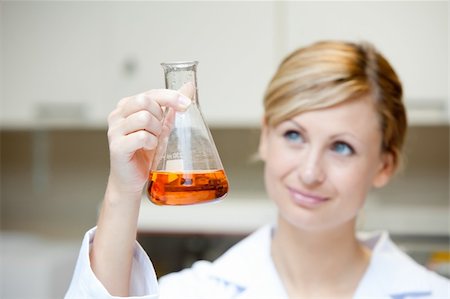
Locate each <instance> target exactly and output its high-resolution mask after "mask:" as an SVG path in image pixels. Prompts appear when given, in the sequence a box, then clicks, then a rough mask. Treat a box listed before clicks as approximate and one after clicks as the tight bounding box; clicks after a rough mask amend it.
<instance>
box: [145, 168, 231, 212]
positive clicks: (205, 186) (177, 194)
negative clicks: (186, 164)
mask: <svg viewBox="0 0 450 299" xmlns="http://www.w3.org/2000/svg"><path fill="white" fill-rule="evenodd" d="M227 193H228V181H227V177H226V176H225V172H224V171H223V170H213V171H201V172H193V173H184V172H163V171H151V172H150V175H149V184H148V187H147V194H148V197H149V198H150V200H151V201H152V202H153V203H155V204H157V205H192V204H196V203H203V202H209V201H214V200H218V199H220V198H222V197H224V196H225V195H226V194H227Z"/></svg>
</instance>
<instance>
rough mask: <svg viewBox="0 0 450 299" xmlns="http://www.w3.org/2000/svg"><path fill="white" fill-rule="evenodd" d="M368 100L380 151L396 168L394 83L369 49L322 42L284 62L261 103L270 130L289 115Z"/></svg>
mask: <svg viewBox="0 0 450 299" xmlns="http://www.w3.org/2000/svg"><path fill="white" fill-rule="evenodd" d="M366 95H368V96H369V97H370V98H372V99H373V100H374V102H375V106H376V107H377V111H378V115H379V118H380V128H381V131H382V135H383V141H382V145H381V146H382V150H383V151H385V152H391V153H392V154H393V158H394V163H395V165H397V164H398V162H399V160H400V155H401V149H402V146H403V142H404V137H405V134H406V128H407V120H406V111H405V107H404V105H403V101H402V96H403V95H402V85H401V82H400V79H399V78H398V76H397V74H396V73H395V71H394V69H393V68H392V67H391V65H390V64H389V62H388V61H387V60H386V59H385V58H384V57H383V56H382V55H381V54H380V53H379V52H378V51H377V50H376V49H375V48H374V47H373V46H372V45H371V44H369V43H360V44H356V43H350V42H342V41H323V42H318V43H315V44H312V45H310V46H308V47H304V48H300V49H298V50H296V51H294V52H293V53H291V54H290V55H289V56H287V57H286V58H285V59H284V60H283V61H282V63H281V64H280V66H279V68H278V70H277V71H276V73H275V75H274V76H273V78H272V80H271V82H270V83H269V85H268V88H267V91H266V94H265V97H264V110H265V114H264V116H265V122H266V124H267V125H269V126H275V125H277V124H279V123H281V122H282V121H285V120H287V119H290V118H292V117H294V116H295V115H297V114H299V113H302V112H305V111H310V110H314V109H321V108H326V107H331V106H333V105H337V104H339V103H342V102H345V101H347V100H350V99H357V98H362V97H364V96H366Z"/></svg>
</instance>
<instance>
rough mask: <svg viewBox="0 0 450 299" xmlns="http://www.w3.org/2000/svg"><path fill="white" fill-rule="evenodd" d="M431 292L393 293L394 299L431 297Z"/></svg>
mask: <svg viewBox="0 0 450 299" xmlns="http://www.w3.org/2000/svg"><path fill="white" fill-rule="evenodd" d="M430 296H431V292H409V293H401V294H395V295H391V298H392V299H407V298H424V297H430Z"/></svg>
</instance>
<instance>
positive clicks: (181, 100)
mask: <svg viewBox="0 0 450 299" xmlns="http://www.w3.org/2000/svg"><path fill="white" fill-rule="evenodd" d="M178 103H179V104H180V105H181V106H183V107H185V108H187V107H189V105H190V104H191V103H192V101H191V99H189V98H188V97H186V96H184V95H180V96H179V97H178Z"/></svg>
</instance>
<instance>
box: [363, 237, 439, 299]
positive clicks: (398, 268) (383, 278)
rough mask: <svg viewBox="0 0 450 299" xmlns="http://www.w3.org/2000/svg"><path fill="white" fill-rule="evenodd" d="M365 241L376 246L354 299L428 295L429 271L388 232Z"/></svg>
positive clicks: (390, 298) (429, 292)
mask: <svg viewBox="0 0 450 299" xmlns="http://www.w3.org/2000/svg"><path fill="white" fill-rule="evenodd" d="M362 239H363V240H361V241H362V242H363V243H365V244H366V245H367V246H368V247H369V248H371V249H372V258H371V261H370V265H369V267H368V269H367V271H366V273H365V275H364V276H363V278H362V280H361V282H360V284H359V287H358V289H357V291H356V293H355V297H354V298H358V299H359V298H377V299H378V298H380V299H384V298H386V299H387V298H389V299H403V298H428V296H430V295H431V293H432V292H431V287H430V285H428V282H427V281H428V280H427V279H426V272H425V271H424V270H421V269H419V268H420V266H419V265H417V264H416V263H415V262H413V261H412V259H411V258H410V257H409V256H407V255H406V254H405V253H403V252H402V251H401V250H400V249H399V248H397V246H396V245H395V244H394V243H393V242H392V241H391V240H390V238H389V235H388V234H387V233H386V232H383V233H381V234H380V233H376V234H371V235H366V236H364V237H362Z"/></svg>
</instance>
